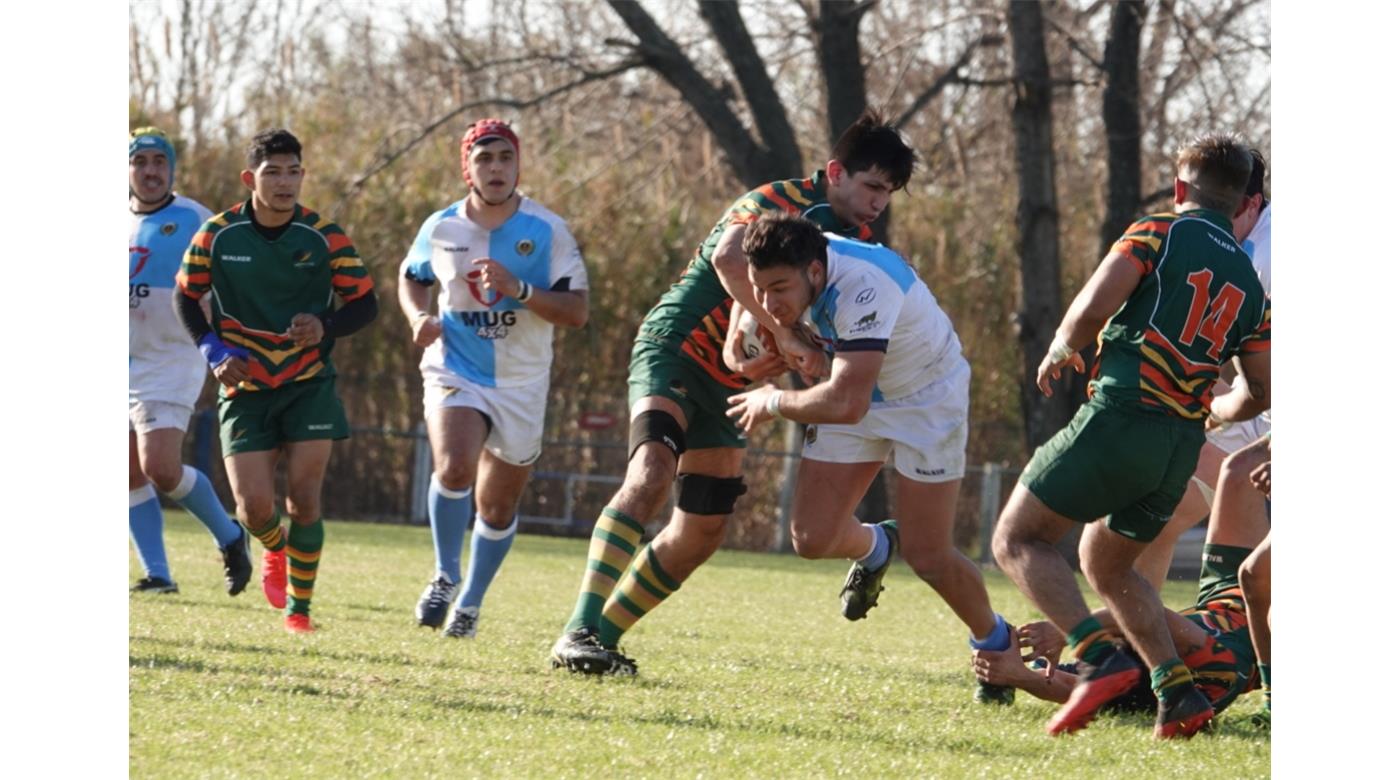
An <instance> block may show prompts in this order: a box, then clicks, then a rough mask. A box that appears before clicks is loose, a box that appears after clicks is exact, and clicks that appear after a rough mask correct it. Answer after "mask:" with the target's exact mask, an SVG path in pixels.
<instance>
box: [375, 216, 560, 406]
mask: <svg viewBox="0 0 1400 780" xmlns="http://www.w3.org/2000/svg"><path fill="white" fill-rule="evenodd" d="M484 257H489V258H491V259H493V260H495V261H496V262H498V263H500V264H502V265H504V266H505V267H506V268H508V269H509V270H510V272H511V273H513V274H515V275H516V276H517V277H518V278H520V279H523V280H524V281H526V282H529V283H530V284H531V285H532V286H533V287H535V288H536V289H539V290H586V289H588V272H587V271H586V270H585V269H584V266H583V257H582V256H581V255H580V253H579V249H578V244H577V243H576V242H575V241H574V237H573V235H571V234H570V233H569V228H568V226H567V225H566V224H564V220H563V219H561V218H560V217H559V216H557V215H556V214H554V212H552V211H550V210H549V209H546V208H545V207H544V206H541V205H540V204H538V203H536V202H535V201H533V200H530V199H529V198H527V197H524V196H523V195H522V196H521V198H520V208H519V209H517V210H516V212H515V213H514V214H513V215H511V217H510V218H509V219H507V220H506V221H505V222H504V223H502V224H501V226H500V227H498V228H496V229H495V230H485V229H483V228H482V227H481V226H479V225H477V224H476V223H475V222H473V221H471V219H469V218H468V217H467V214H466V201H465V199H463V200H459V201H457V202H456V203H453V204H452V205H450V206H448V207H447V208H445V209H443V210H442V211H439V212H437V213H435V214H433V215H432V216H431V217H428V219H427V221H426V222H424V223H423V227H422V228H421V229H419V231H418V237H417V238H416V239H415V240H414V242H413V246H412V247H411V248H410V249H409V251H408V256H407V257H405V258H404V261H403V268H402V271H403V274H404V275H405V276H407V277H408V278H409V279H413V280H415V281H418V282H422V283H425V284H431V283H433V282H437V283H439V284H440V285H441V286H442V291H441V293H440V294H439V295H438V317H439V318H440V319H441V320H442V338H440V339H438V340H437V341H435V342H433V343H432V345H431V346H429V347H428V348H427V349H425V350H424V351H423V361H422V364H421V366H422V367H425V368H426V367H429V366H433V367H438V368H445V369H447V370H449V371H451V372H452V373H454V374H456V375H458V376H460V377H463V378H464V379H467V380H469V381H471V382H475V383H476V384H479V385H481V386H483V387H520V386H522V385H528V384H532V383H535V382H547V381H549V366H550V363H551V362H552V360H553V358H554V344H553V340H554V325H553V324H551V323H550V322H549V321H548V320H546V319H544V318H543V317H540V316H539V315H537V314H535V313H534V312H531V311H530V310H529V309H527V308H525V305H524V304H522V303H520V302H519V301H517V300H515V299H514V298H507V297H505V296H503V295H501V293H500V292H498V291H496V290H490V291H487V290H483V289H482V288H481V286H480V285H479V284H478V283H477V279H478V278H479V277H480V273H481V272H480V271H479V270H477V269H476V268H475V266H474V265H473V261H474V260H477V259H479V258H484Z"/></svg>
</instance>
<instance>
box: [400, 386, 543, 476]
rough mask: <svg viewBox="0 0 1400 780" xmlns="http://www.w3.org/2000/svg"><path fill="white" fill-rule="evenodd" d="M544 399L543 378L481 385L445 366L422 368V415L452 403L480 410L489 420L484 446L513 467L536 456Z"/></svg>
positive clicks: (537, 455)
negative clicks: (515, 383)
mask: <svg viewBox="0 0 1400 780" xmlns="http://www.w3.org/2000/svg"><path fill="white" fill-rule="evenodd" d="M548 401H549V382H547V381H544V382H537V383H535V384H531V385H522V386H520V387H482V386H481V385H478V384H476V383H475V382H472V381H471V380H469V379H465V378H463V377H461V376H458V375H457V374H454V373H453V372H451V371H449V370H447V369H445V368H438V367H430V366H424V367H423V413H424V416H431V415H432V414H433V412H434V411H435V410H437V409H443V408H451V407H456V406H463V407H466V408H468V409H475V410H477V411H479V412H481V413H482V414H484V415H486V418H487V419H488V420H490V421H491V432H490V433H488V434H487V435H486V449H487V450H489V451H490V452H491V454H492V455H495V456H496V457H498V458H500V459H501V460H503V461H505V462H506V463H510V464H512V465H515V466H528V465H530V464H531V463H534V462H535V460H536V459H537V458H539V456H540V444H541V442H542V441H543V439H544V415H545V405H546V404H547V403H548Z"/></svg>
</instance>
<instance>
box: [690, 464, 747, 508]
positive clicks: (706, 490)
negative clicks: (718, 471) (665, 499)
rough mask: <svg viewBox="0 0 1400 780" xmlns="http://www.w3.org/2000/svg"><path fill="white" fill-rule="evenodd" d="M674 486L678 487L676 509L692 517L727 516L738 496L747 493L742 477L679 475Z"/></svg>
mask: <svg viewBox="0 0 1400 780" xmlns="http://www.w3.org/2000/svg"><path fill="white" fill-rule="evenodd" d="M676 485H677V486H679V487H680V495H679V496H677V497H676V507H677V508H678V509H680V510H681V511H682V512H689V513H691V514H693V515H727V514H729V513H731V512H733V511H734V502H735V501H738V500H739V496H742V495H744V494H745V493H747V492H749V489H748V487H746V486H745V485H744V478H743V477H711V476H709V475H707V474H680V475H677V476H676Z"/></svg>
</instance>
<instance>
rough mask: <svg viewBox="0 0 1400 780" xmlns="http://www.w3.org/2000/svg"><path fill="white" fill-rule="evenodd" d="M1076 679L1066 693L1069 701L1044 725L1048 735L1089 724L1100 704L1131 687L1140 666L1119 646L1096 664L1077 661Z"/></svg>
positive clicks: (1135, 683)
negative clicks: (1076, 681) (1068, 692)
mask: <svg viewBox="0 0 1400 780" xmlns="http://www.w3.org/2000/svg"><path fill="white" fill-rule="evenodd" d="M1080 669H1081V671H1080V673H1079V682H1078V683H1076V684H1075V686H1074V690H1073V691H1071V692H1070V694H1069V701H1067V702H1065V704H1064V706H1062V707H1060V709H1059V711H1058V712H1056V713H1055V714H1054V715H1053V716H1052V717H1051V718H1050V723H1049V724H1047V725H1046V727H1045V731H1046V732H1047V733H1049V734H1051V735H1056V734H1068V733H1070V732H1074V731H1078V730H1080V729H1082V728H1084V727H1085V726H1087V725H1089V721H1091V720H1093V719H1094V715H1095V714H1097V713H1098V711H1099V708H1100V707H1102V706H1103V705H1105V704H1107V703H1108V702H1110V701H1112V700H1113V699H1116V698H1118V697H1119V696H1122V695H1123V694H1125V693H1127V692H1128V691H1131V690H1132V689H1133V686H1135V685H1137V683H1138V680H1139V679H1141V677H1142V670H1141V669H1139V668H1138V666H1137V664H1135V663H1133V661H1132V659H1131V658H1129V657H1128V655H1127V654H1126V653H1124V652H1123V651H1122V650H1115V651H1114V652H1113V655H1110V656H1109V657H1108V658H1106V659H1104V662H1103V663H1101V664H1099V665H1098V666H1088V665H1087V664H1084V663H1083V662H1081V663H1080Z"/></svg>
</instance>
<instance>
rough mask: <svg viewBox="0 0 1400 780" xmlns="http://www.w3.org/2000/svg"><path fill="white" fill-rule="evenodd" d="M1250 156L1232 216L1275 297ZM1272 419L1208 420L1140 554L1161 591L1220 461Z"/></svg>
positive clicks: (1142, 568)
mask: <svg viewBox="0 0 1400 780" xmlns="http://www.w3.org/2000/svg"><path fill="white" fill-rule="evenodd" d="M1249 153H1250V156H1251V157H1253V158H1254V166H1253V168H1252V169H1251V171H1250V174H1249V185H1248V186H1246V187H1245V190H1244V204H1243V208H1242V210H1241V212H1240V213H1239V214H1238V215H1236V217H1235V219H1234V220H1233V227H1234V232H1235V240H1237V241H1239V242H1240V246H1241V247H1243V248H1244V251H1245V252H1246V253H1247V254H1248V255H1249V259H1250V262H1252V263H1253V264H1254V270H1255V272H1256V273H1258V274H1259V282H1260V283H1261V284H1263V285H1264V294H1265V295H1268V296H1270V300H1271V301H1272V296H1273V292H1272V289H1271V286H1272V285H1271V281H1272V279H1273V267H1272V258H1271V252H1270V249H1271V246H1272V242H1271V241H1270V233H1271V230H1270V225H1271V223H1272V219H1271V217H1270V205H1269V199H1268V195H1267V194H1266V193H1265V191H1264V174H1265V172H1266V168H1267V164H1266V163H1265V161H1264V155H1263V154H1261V153H1260V152H1259V150H1257V149H1251V150H1250V152H1249ZM1229 374H1231V371H1230V369H1229V366H1228V365H1227V366H1225V367H1224V370H1223V372H1222V375H1223V376H1228V375H1229ZM1228 388H1229V385H1228V384H1224V383H1217V385H1216V393H1217V394H1219V393H1221V392H1225V391H1227V390H1228ZM1272 424H1273V418H1272V412H1271V411H1266V412H1264V413H1262V414H1260V415H1259V416H1258V417H1255V418H1253V419H1250V420H1244V421H1241V422H1237V423H1233V424H1221V425H1214V426H1211V425H1208V426H1206V443H1205V446H1203V447H1201V457H1200V461H1199V462H1198V463H1197V465H1196V473H1195V476H1194V477H1193V478H1192V480H1191V484H1190V485H1188V486H1187V488H1186V493H1185V494H1184V495H1183V496H1182V498H1181V503H1180V504H1178V505H1177V508H1176V511H1175V512H1173V513H1172V517H1171V519H1170V520H1168V521H1167V525H1166V527H1165V528H1163V529H1162V533H1161V534H1160V535H1159V536H1158V537H1157V538H1156V539H1154V540H1152V543H1151V544H1149V545H1147V549H1145V550H1143V552H1142V555H1141V556H1140V557H1139V558H1138V560H1137V563H1136V564H1134V568H1136V569H1137V570H1138V573H1140V574H1141V575H1142V576H1144V577H1146V578H1147V581H1148V582H1150V583H1152V585H1153V587H1155V588H1156V589H1157V590H1158V591H1159V592H1160V591H1161V590H1162V583H1163V582H1164V581H1165V580H1166V579H1167V571H1168V570H1169V569H1170V568H1171V563H1172V554H1173V552H1174V550H1175V548H1176V542H1177V540H1178V539H1179V538H1181V535H1182V534H1183V533H1185V532H1186V530H1187V529H1189V528H1191V527H1192V526H1194V525H1196V524H1197V523H1199V522H1200V520H1201V518H1202V517H1205V516H1206V515H1208V514H1209V513H1210V510H1211V504H1212V502H1213V501H1214V500H1215V499H1214V493H1215V489H1214V486H1215V484H1216V481H1217V479H1218V478H1219V476H1220V466H1221V463H1222V461H1224V460H1225V457H1226V456H1228V455H1229V454H1231V453H1233V452H1236V451H1238V450H1240V449H1241V448H1243V447H1245V446H1247V445H1249V444H1250V443H1251V442H1253V441H1255V440H1257V439H1258V438H1259V437H1261V436H1263V435H1264V434H1266V433H1268V431H1269V429H1270V427H1271V426H1272ZM1238 500H1239V501H1241V502H1244V503H1247V504H1249V507H1248V508H1242V509H1241V510H1240V511H1250V512H1254V513H1259V514H1262V513H1264V512H1265V507H1264V499H1263V498H1262V497H1260V496H1259V495H1258V494H1257V493H1253V492H1247V494H1242V495H1241V496H1240V498H1239V499H1238Z"/></svg>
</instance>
